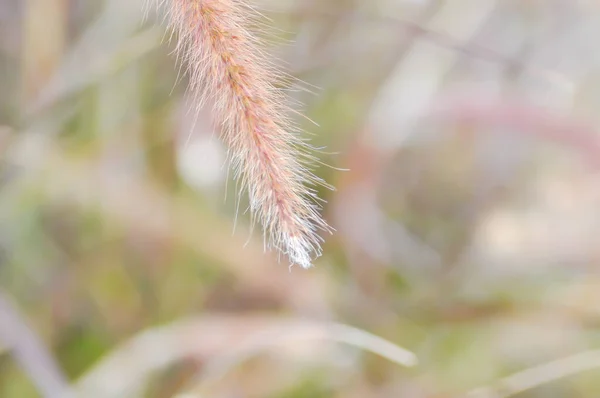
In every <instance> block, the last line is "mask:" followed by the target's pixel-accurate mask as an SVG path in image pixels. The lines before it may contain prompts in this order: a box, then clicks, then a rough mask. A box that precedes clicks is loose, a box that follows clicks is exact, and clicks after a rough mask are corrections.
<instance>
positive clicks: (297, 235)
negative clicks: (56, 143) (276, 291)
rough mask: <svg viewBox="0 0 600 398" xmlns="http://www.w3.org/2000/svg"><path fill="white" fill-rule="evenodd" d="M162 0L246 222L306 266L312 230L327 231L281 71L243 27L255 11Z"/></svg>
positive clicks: (211, 2)
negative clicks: (209, 108)
mask: <svg viewBox="0 0 600 398" xmlns="http://www.w3.org/2000/svg"><path fill="white" fill-rule="evenodd" d="M161 1H162V2H166V4H167V6H168V11H169V13H170V15H169V17H170V23H171V26H172V28H173V30H174V31H175V32H176V33H177V35H178V39H177V46H176V48H177V53H178V56H179V57H180V58H181V61H182V62H183V64H184V65H185V66H186V68H187V72H188V74H189V76H190V89H191V90H193V92H194V94H195V95H196V96H197V100H198V106H202V104H203V103H204V102H205V101H206V100H208V99H210V100H211V102H212V103H213V104H214V109H213V111H214V114H215V117H216V119H217V120H218V121H219V123H220V124H221V128H222V138H223V140H224V141H225V143H226V144H227V146H228V148H229V156H230V161H231V165H232V167H233V169H234V175H235V177H236V178H238V179H239V180H240V181H241V187H242V189H246V191H247V192H248V197H249V202H250V213H251V216H252V220H253V222H254V220H258V221H259V222H260V224H261V225H262V228H263V231H264V233H265V237H266V240H267V246H270V247H274V248H276V249H277V250H279V251H280V252H281V253H283V254H285V255H287V256H288V258H289V259H290V261H291V262H292V264H299V265H301V266H302V267H304V268H308V267H310V266H311V261H312V259H313V258H314V257H318V256H319V255H320V254H321V249H320V243H321V238H320V237H319V235H318V231H319V230H324V231H330V230H331V229H330V227H329V226H328V225H327V224H326V223H325V221H324V220H323V219H322V218H321V216H320V214H319V210H320V208H319V206H318V204H317V202H316V200H315V199H316V196H315V194H314V192H312V191H311V190H309V189H308V188H307V187H306V186H305V184H324V183H323V181H322V180H320V179H319V178H317V177H316V176H314V175H313V174H312V173H311V172H310V170H309V167H308V165H307V161H309V159H310V156H308V155H307V151H310V150H311V147H310V146H309V145H308V144H307V143H306V142H305V141H303V140H302V139H301V138H300V137H299V136H298V132H297V131H296V129H295V127H294V123H293V122H292V121H291V120H290V119H289V118H288V116H287V115H288V113H289V111H290V109H289V108H288V106H287V105H286V102H287V98H286V96H285V95H284V93H283V92H282V90H281V89H279V88H277V87H276V86H275V84H276V83H277V82H278V81H279V79H280V78H281V77H282V74H281V73H280V72H279V71H278V70H277V68H276V67H274V66H273V65H272V63H271V62H270V61H269V59H268V56H266V55H265V53H264V52H263V51H262V48H261V43H260V41H259V40H258V38H257V37H256V36H255V35H253V34H252V33H251V32H250V31H249V27H250V25H251V23H252V22H253V18H254V17H255V16H256V13H255V11H254V10H253V9H252V8H251V7H250V6H249V5H247V4H245V3H244V2H243V0H161Z"/></svg>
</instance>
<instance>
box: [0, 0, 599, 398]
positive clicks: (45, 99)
mask: <svg viewBox="0 0 600 398" xmlns="http://www.w3.org/2000/svg"><path fill="white" fill-rule="evenodd" d="M256 4H257V7H259V8H260V10H261V12H263V13H264V14H265V15H266V16H268V17H269V18H271V19H272V21H270V22H269V23H270V24H271V25H272V26H273V27H274V28H275V30H273V31H272V32H271V33H270V35H271V39H272V40H271V41H272V42H273V45H272V46H271V48H270V51H272V53H273V56H274V57H277V59H279V60H281V64H282V65H283V66H284V67H285V68H286V69H287V70H288V71H289V72H290V73H291V74H292V75H294V76H296V77H298V78H299V79H301V80H302V81H304V82H306V83H308V84H309V85H312V86H315V88H314V89H312V91H313V92H312V93H308V92H306V91H302V90H296V89H295V87H291V89H292V90H291V94H292V95H293V96H295V97H296V98H297V99H298V100H300V101H301V102H303V103H304V104H305V109H304V111H305V113H306V115H307V116H308V117H309V118H310V119H312V120H314V121H315V122H316V123H317V124H318V126H315V125H313V124H311V123H309V122H305V121H303V120H299V122H300V123H303V124H304V126H305V128H306V130H307V131H308V132H309V133H310V134H312V135H313V143H314V144H315V145H316V146H320V147H321V146H323V147H326V149H325V150H324V151H325V152H326V153H325V154H323V155H322V158H323V162H324V163H326V164H328V165H331V166H332V167H320V168H319V169H318V171H317V172H318V174H319V175H320V176H322V177H323V178H325V179H326V180H327V181H328V182H330V183H331V184H333V185H334V186H336V187H337V190H336V191H334V192H330V191H327V190H323V191H322V196H323V197H324V198H325V199H326V200H327V204H326V206H325V209H324V214H325V217H326V218H327V220H328V221H329V222H330V223H331V225H332V226H333V227H334V228H336V229H337V232H336V233H335V234H334V235H333V236H327V237H326V243H325V246H324V255H323V256H322V257H321V258H319V259H318V260H317V261H316V264H315V265H316V266H315V267H314V268H313V269H310V270H308V271H305V270H302V269H300V268H297V267H296V268H293V269H292V270H291V272H290V271H289V270H288V265H287V263H286V262H285V261H281V262H279V263H278V261H277V256H276V254H274V253H264V252H263V242H262V237H261V234H260V233H259V232H258V231H254V232H253V233H251V231H250V228H249V223H248V217H247V215H246V214H244V213H243V202H242V209H241V210H240V211H239V213H240V214H239V216H238V217H237V222H236V220H235V219H236V217H235V214H236V189H235V183H234V182H232V181H231V176H230V175H228V173H227V167H226V165H225V155H226V152H225V151H226V150H225V149H224V148H223V146H222V145H221V143H220V142H219V140H218V132H215V131H214V129H213V128H212V127H211V126H212V124H211V117H210V110H202V111H201V112H200V113H199V115H198V118H197V120H196V122H194V121H195V116H196V115H195V113H194V112H190V108H191V107H193V101H192V99H191V96H190V95H189V94H187V93H186V78H185V76H183V75H181V74H178V72H179V69H178V67H177V64H176V59H175V57H174V56H173V55H172V54H171V52H172V50H173V45H172V44H170V43H169V42H168V40H165V39H166V38H167V39H168V34H166V33H165V29H164V25H163V24H161V21H162V18H163V14H162V13H160V12H159V13H157V12H156V11H155V10H154V8H152V7H150V9H147V8H144V2H143V1H140V0H127V1H125V0H105V1H101V0H0V153H1V155H0V156H1V169H0V172H1V173H0V177H1V178H0V253H1V255H0V289H1V290H0V397H3V398H4V397H6V398H29V397H38V396H44V397H50V398H58V397H64V396H65V395H64V391H65V390H66V389H67V387H66V386H67V385H70V386H71V389H72V392H73V393H75V394H77V396H82V397H86V398H89V397H98V398H104V397H107V398H108V397H123V398H135V397H154V398H163V397H179V398H191V397H199V396H206V397H270V398H276V397H294V398H300V397H306V398H309V397H310V398H313V397H317V398H318V397H349V398H367V397H409V398H430V397H431V398H433V397H436V398H441V397H464V396H470V397H500V396H508V395H515V396H517V395H518V396H519V397H523V398H525V397H531V398H533V397H544V398H553V397H598V396H600V369H595V368H596V367H599V366H600V353H599V352H598V351H595V350H596V349H599V348H600V329H599V326H600V274H599V265H600V264H599V261H600V245H599V239H600V238H599V236H600V178H599V173H598V172H599V168H600V137H599V136H598V134H600V133H599V132H600V117H599V116H598V115H599V114H600V113H599V112H598V110H599V109H600V44H599V43H600V41H599V39H600V4H599V3H598V2H597V1H594V0H587V1H585V0H578V1H576V0H545V1H542V0H538V1H536V0H529V1H522V0H461V1H458V0H445V1H437V0H410V1H409V0H368V1H367V0H294V1H292V0H286V1H283V0H278V1H276V0H272V1H266V0H260V1H259V0H257V1H256ZM145 14H147V17H146V19H144V15H145ZM273 34H275V35H276V37H275V36H272V35H273ZM302 86H304V87H305V86H306V84H304V85H302ZM342 169H349V171H342ZM234 225H235V230H234ZM344 325H346V326H344ZM374 336H379V337H381V338H383V339H385V340H387V342H385V341H383V340H377V339H376V338H375V337H374ZM396 346H397V347H396ZM400 347H404V348H405V349H408V350H410V351H412V352H414V354H415V355H416V356H417V357H418V361H419V362H418V364H417V365H416V366H413V367H406V366H404V365H402V363H401V362H406V361H408V360H410V357H409V356H407V355H408V354H407V353H406V352H404V351H402V350H401V349H400ZM373 351H376V352H377V351H379V354H382V355H383V356H382V355H378V354H376V353H374V352H373ZM573 355H575V356H574V357H573ZM384 356H387V357H388V358H384ZM394 361H396V362H394ZM553 361H558V362H555V363H553ZM399 362H400V363H399ZM548 363H550V364H551V366H545V367H541V368H539V367H538V366H544V364H548ZM405 365H408V363H405ZM532 367H534V371H532V372H527V373H523V374H518V375H517V376H518V377H513V378H510V379H504V378H506V377H508V376H510V375H513V374H515V373H517V372H520V371H523V370H525V369H529V368H532ZM561 376H564V377H561ZM503 380H504V381H503ZM481 388H483V389H481ZM521 390H525V391H523V392H520V391H521Z"/></svg>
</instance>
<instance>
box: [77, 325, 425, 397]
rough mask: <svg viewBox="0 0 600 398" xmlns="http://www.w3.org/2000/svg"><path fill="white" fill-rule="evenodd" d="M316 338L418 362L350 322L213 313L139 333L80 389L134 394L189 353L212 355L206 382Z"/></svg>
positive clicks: (91, 373)
mask: <svg viewBox="0 0 600 398" xmlns="http://www.w3.org/2000/svg"><path fill="white" fill-rule="evenodd" d="M315 339H316V340H329V341H333V342H338V343H345V344H349V345H353V346H355V347H358V348H361V349H363V350H365V351H370V352H373V353H375V354H378V355H380V356H382V357H384V358H387V359H389V360H390V361H392V362H395V363H397V364H400V365H403V366H413V365H415V364H416V356H415V355H414V354H413V353H412V352H410V351H408V350H405V349H404V348H402V347H399V346H397V345H395V344H393V343H390V342H389V341H386V340H384V339H382V338H380V337H377V336H374V335H372V334H370V333H368V332H365V331H362V330H360V329H356V328H353V327H350V326H347V325H342V324H336V323H325V322H315V321H309V320H302V319H280V318H277V317H270V316H260V315H256V316H219V315H214V316H202V317H201V318H196V319H191V320H187V321H179V322H177V323H174V324H171V325H168V326H163V327H157V328H155V329H150V330H146V331H144V332H142V333H140V334H138V335H137V336H135V337H133V338H132V339H131V340H130V341H129V342H127V343H125V344H123V345H122V346H121V347H118V348H116V349H115V350H114V351H113V352H112V353H110V354H109V355H107V356H106V357H105V358H104V359H103V360H102V361H101V362H100V363H99V364H98V365H96V366H95V367H94V368H92V369H91V371H89V372H88V373H87V374H86V375H85V376H84V377H83V378H82V379H81V380H80V381H79V382H78V383H77V388H76V390H77V392H78V393H79V394H80V395H79V396H82V397H85V398H131V397H132V396H134V394H136V393H137V392H139V391H140V390H141V389H142V387H143V386H144V385H145V383H146V379H147V378H148V377H149V376H150V375H151V374H152V373H154V372H157V371H159V370H161V369H164V368H165V367H167V366H169V365H171V364H173V363H176V362H179V361H181V360H183V359H186V358H196V359H204V360H206V359H208V360H209V362H208V364H207V368H206V372H203V373H202V374H201V375H200V376H201V377H200V379H199V380H198V381H199V383H198V384H196V387H205V386H206V385H207V383H210V382H215V381H217V380H218V379H219V378H220V377H222V376H223V375H224V374H225V373H226V372H228V371H230V370H231V369H232V368H233V367H234V366H236V365H238V364H240V363H241V362H242V361H244V360H246V359H248V358H249V357H252V356H256V355H258V354H260V353H261V352H263V351H265V350H267V349H270V348H273V347H277V346H281V345H282V344H292V343H294V342H298V341H302V340H315ZM221 353H226V354H224V355H223V354H221ZM196 389H197V388H194V390H196ZM183 396H185V394H184V395H183Z"/></svg>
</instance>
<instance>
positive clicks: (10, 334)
mask: <svg viewBox="0 0 600 398" xmlns="http://www.w3.org/2000/svg"><path fill="white" fill-rule="evenodd" d="M0 341H1V342H3V343H4V344H6V346H7V348H8V350H9V351H10V352H11V353H12V355H13V356H14V358H15V360H16V361H17V362H18V363H19V365H20V366H21V368H22V369H23V371H24V372H25V373H26V374H27V375H28V376H29V378H30V379H31V381H32V382H33V384H35V386H36V387H37V389H38V391H39V392H40V394H41V395H42V396H43V397H44V398H65V397H69V396H71V395H70V388H69V384H68V382H67V379H66V377H65V376H64V375H63V373H62V371H61V369H60V367H59V366H58V364H57V363H56V361H55V360H54V358H53V357H52V355H51V354H50V353H49V352H48V350H47V349H46V347H45V346H44V344H43V343H42V341H41V340H40V339H39V338H38V336H36V334H35V333H34V332H33V330H31V328H30V327H29V326H28V325H27V322H26V321H25V320H24V319H23V317H22V316H21V314H19V311H18V310H17V309H16V308H15V306H14V305H13V304H12V303H11V300H10V299H9V298H8V296H7V295H6V294H5V293H4V292H2V291H1V290H0Z"/></svg>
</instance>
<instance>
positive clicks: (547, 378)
mask: <svg viewBox="0 0 600 398" xmlns="http://www.w3.org/2000/svg"><path fill="white" fill-rule="evenodd" d="M596 368H600V350H593V351H585V352H582V353H580V354H575V355H573V356H570V357H567V358H562V359H558V360H556V361H552V362H549V363H545V364H542V365H539V366H535V367H533V368H530V369H526V370H523V371H521V372H518V373H515V374H513V375H512V376H508V377H506V378H504V379H502V380H500V381H498V382H496V383H494V384H495V385H494V386H493V387H481V388H477V389H475V390H473V391H471V392H470V393H469V394H468V397H469V398H504V397H510V396H512V395H516V394H519V393H521V392H523V391H526V390H530V389H532V388H535V387H538V386H540V385H542V384H546V383H550V382H553V381H556V380H558V379H562V378H564V377H568V376H573V375H575V374H577V373H581V372H584V371H586V370H592V369H596Z"/></svg>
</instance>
